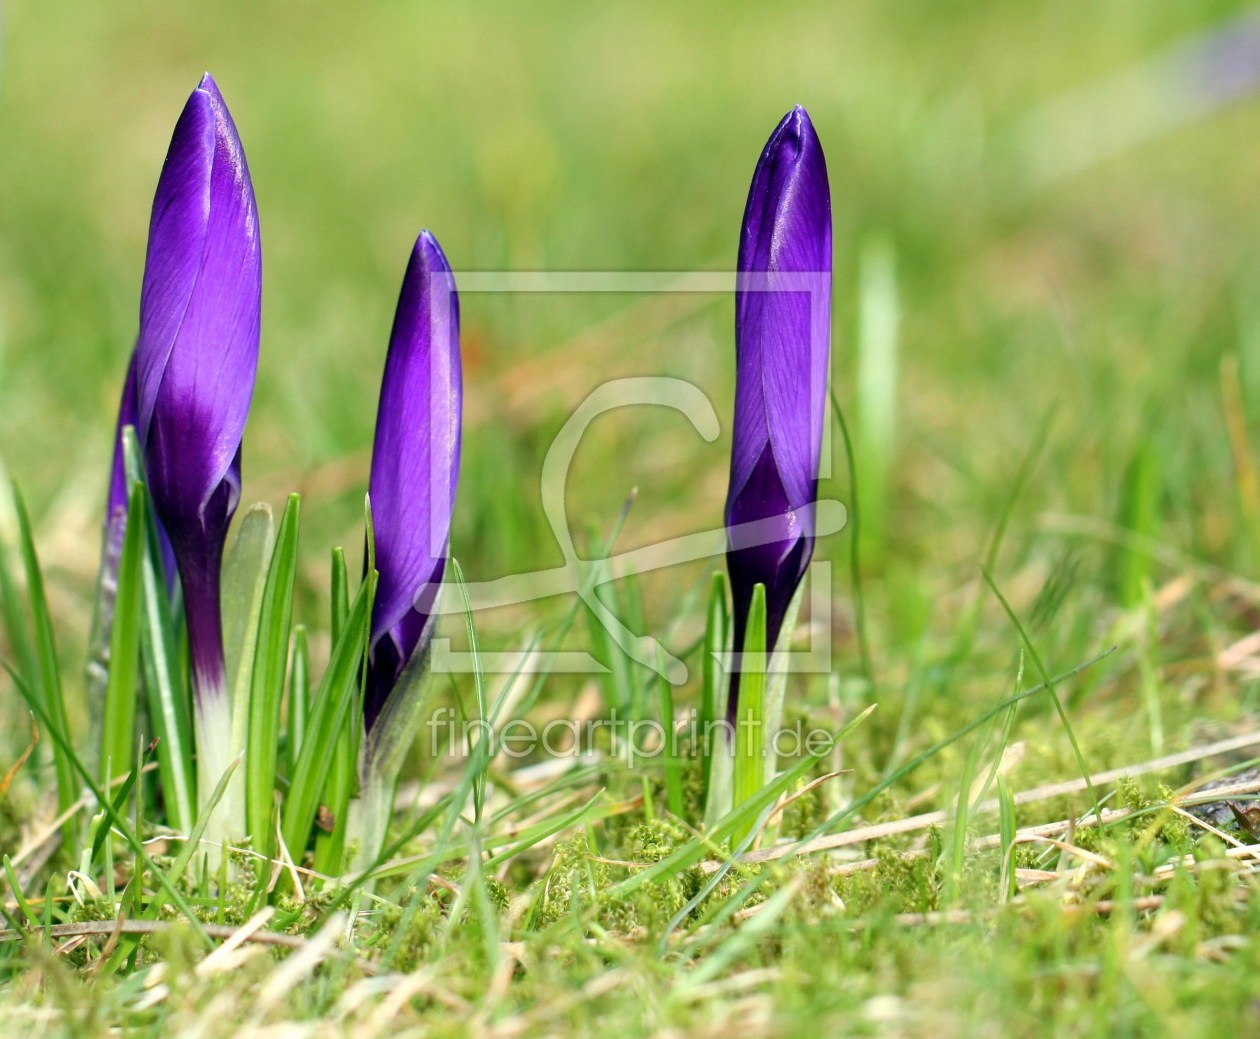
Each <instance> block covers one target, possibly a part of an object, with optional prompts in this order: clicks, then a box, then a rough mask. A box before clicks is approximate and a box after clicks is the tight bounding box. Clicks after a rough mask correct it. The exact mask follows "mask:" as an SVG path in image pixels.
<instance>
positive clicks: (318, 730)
mask: <svg viewBox="0 0 1260 1039" xmlns="http://www.w3.org/2000/svg"><path fill="white" fill-rule="evenodd" d="M375 590H376V574H375V571H369V572H368V579H367V580H366V581H365V582H364V583H363V585H362V586H361V587H360V588H359V593H358V595H356V596H355V598H354V604H353V605H352V606H351V607H350V613H349V615H348V616H347V618H346V626H345V628H344V629H343V631H342V633H341V638H339V639H338V640H337V642H336V644H335V645H334V646H333V651H332V656H331V658H330V659H329V661H328V669H327V670H326V671H325V672H324V677H323V681H321V682H320V686H319V690H318V691H317V692H316V694H315V698H314V700H313V701H312V703H311V715H310V719H309V725H308V728H307V735H306V739H305V740H304V741H303V743H302V749H301V752H300V753H299V754H298V762H297V767H296V768H295V769H294V771H293V776H292V778H291V780H290V784H289V793H288V796H287V797H286V798H285V801H284V811H283V815H282V823H281V830H282V833H283V835H284V842H285V846H286V847H287V848H288V849H289V853H290V854H291V855H293V856H294V857H295V858H296V857H298V856H300V855H301V854H302V850H303V849H304V848H305V847H306V840H307V837H308V836H309V835H310V832H311V824H312V823H313V822H314V820H315V810H316V808H317V807H318V806H319V798H320V795H321V793H322V792H323V790H324V784H325V782H326V781H327V779H328V770H329V769H330V768H331V758H330V755H329V754H328V752H327V748H328V747H330V746H332V744H333V741H334V740H335V739H336V736H337V733H338V732H339V731H340V730H341V728H342V727H343V726H345V725H346V724H348V723H349V722H350V719H351V717H352V715H351V706H352V702H353V700H354V698H355V697H356V696H357V695H358V693H359V678H360V674H359V670H360V662H361V661H362V659H363V653H364V650H365V649H366V646H367V639H368V621H369V619H370V617H371V603H372V596H373V594H374V593H375ZM337 822H338V825H344V822H343V821H342V820H337Z"/></svg>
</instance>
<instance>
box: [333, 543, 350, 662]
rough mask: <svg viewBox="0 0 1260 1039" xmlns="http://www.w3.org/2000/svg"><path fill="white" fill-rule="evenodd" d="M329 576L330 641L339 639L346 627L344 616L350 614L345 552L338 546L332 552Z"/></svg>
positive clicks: (348, 580) (348, 579)
mask: <svg viewBox="0 0 1260 1039" xmlns="http://www.w3.org/2000/svg"><path fill="white" fill-rule="evenodd" d="M330 571H331V572H330V574H329V581H328V584H329V589H328V591H329V596H328V601H329V603H330V606H329V609H330V610H331V612H332V625H331V627H330V629H329V630H330V631H331V632H332V640H333V641H334V642H336V641H337V640H338V639H339V638H341V629H342V628H344V627H345V626H346V614H348V613H349V612H350V577H349V574H348V573H347V571H346V551H345V549H344V548H342V547H341V546H340V545H338V546H337V547H336V548H334V549H333V550H332V566H331V568H330Z"/></svg>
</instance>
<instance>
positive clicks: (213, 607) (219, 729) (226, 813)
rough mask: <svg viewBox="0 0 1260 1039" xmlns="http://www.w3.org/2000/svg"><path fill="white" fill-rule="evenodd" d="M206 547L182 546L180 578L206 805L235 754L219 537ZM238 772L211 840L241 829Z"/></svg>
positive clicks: (202, 798) (199, 773)
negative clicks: (221, 607) (203, 549)
mask: <svg viewBox="0 0 1260 1039" xmlns="http://www.w3.org/2000/svg"><path fill="white" fill-rule="evenodd" d="M216 541H217V544H216V547H215V548H214V549H213V550H211V551H206V552H197V551H193V552H187V551H185V552H180V551H179V550H178V547H177V550H176V552H177V556H178V558H179V559H180V580H181V581H182V583H183V589H184V609H185V613H186V615H187V617H188V651H189V656H190V657H191V660H192V673H193V693H194V696H193V706H194V719H195V725H196V730H197V796H198V799H199V803H200V805H201V807H202V808H203V809H204V808H205V806H206V804H207V802H208V800H209V798H210V795H211V793H212V792H213V790H214V788H215V786H216V785H217V784H218V782H219V780H220V779H222V778H223V774H224V773H225V772H226V771H227V770H228V768H229V767H230V765H231V763H232V759H233V757H234V756H235V754H234V751H233V746H232V700H231V697H230V696H228V689H227V678H226V675H225V670H224V663H223V625H222V620H221V618H220V616H219V585H220V577H219V570H220V566H221V563H222V555H223V547H222V541H221V540H217V539H216ZM240 784H241V779H240V775H239V772H238V773H237V774H236V775H234V776H233V778H232V780H231V781H230V782H229V784H228V788H227V790H226V791H224V794H223V797H222V799H221V800H220V801H219V804H218V805H217V806H216V807H215V809H214V816H213V817H212V818H211V820H210V823H209V825H208V826H207V830H206V833H207V836H208V837H209V838H210V839H211V840H217V841H220V842H226V841H228V840H231V839H232V838H233V837H239V836H241V835H242V834H243V833H244V832H245V825H244V819H243V818H242V817H241V810H242V799H241V795H240V789H239V788H240Z"/></svg>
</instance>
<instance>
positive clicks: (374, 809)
mask: <svg viewBox="0 0 1260 1039" xmlns="http://www.w3.org/2000/svg"><path fill="white" fill-rule="evenodd" d="M397 790H398V774H397V773H396V772H395V773H393V774H392V775H391V774H388V773H387V772H386V771H385V770H383V769H381V768H379V767H373V766H372V765H371V764H369V765H368V766H367V768H366V770H365V771H363V772H362V773H361V774H360V776H359V796H358V797H356V798H352V799H351V801H350V806H349V808H348V809H347V811H346V838H345V850H346V853H347V855H348V864H349V867H350V869H351V870H352V871H356V870H364V869H368V868H370V867H371V866H373V865H374V864H375V862H376V859H377V857H378V856H379V855H380V853H381V849H382V848H383V847H384V846H385V834H386V832H387V831H388V830H389V821H390V819H391V818H392V817H393V814H394V795H395V793H396V792H397Z"/></svg>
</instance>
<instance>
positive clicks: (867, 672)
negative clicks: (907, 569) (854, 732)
mask: <svg viewBox="0 0 1260 1039" xmlns="http://www.w3.org/2000/svg"><path fill="white" fill-rule="evenodd" d="M830 392H831V410H832V411H833V412H835V416H836V422H838V423H839V425H840V434H841V436H842V437H843V438H844V458H845V463H846V464H847V466H848V470H849V523H848V526H849V582H850V584H851V585H852V586H853V626H854V628H855V630H856V631H857V641H858V656H859V657H860V660H861V665H862V676H863V677H864V678H865V679H866V684H867V685H869V686H870V688H871V695H872V696H874V695H875V669H874V665H873V662H872V659H871V645H870V640H869V639H868V638H867V633H866V596H865V594H864V592H863V588H862V513H861V511H860V510H859V507H858V477H857V461H856V459H855V458H854V454H853V438H852V437H851V436H850V435H849V425H848V423H847V422H845V420H844V409H843V408H842V407H840V401H839V399H838V398H837V397H836V391H835V390H832V391H830Z"/></svg>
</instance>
